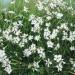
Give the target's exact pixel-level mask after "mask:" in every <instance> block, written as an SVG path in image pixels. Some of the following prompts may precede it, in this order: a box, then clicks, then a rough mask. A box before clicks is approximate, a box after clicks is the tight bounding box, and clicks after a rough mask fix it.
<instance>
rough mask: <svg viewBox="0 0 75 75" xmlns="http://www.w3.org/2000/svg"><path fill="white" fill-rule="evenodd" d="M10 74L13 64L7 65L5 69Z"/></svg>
mask: <svg viewBox="0 0 75 75" xmlns="http://www.w3.org/2000/svg"><path fill="white" fill-rule="evenodd" d="M4 70H5V71H6V72H7V73H8V74H11V72H12V69H11V66H10V65H7V67H5V69H4Z"/></svg>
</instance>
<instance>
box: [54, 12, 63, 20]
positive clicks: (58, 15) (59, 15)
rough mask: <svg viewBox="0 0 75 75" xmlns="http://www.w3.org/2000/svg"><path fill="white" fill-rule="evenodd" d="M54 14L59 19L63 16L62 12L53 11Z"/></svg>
mask: <svg viewBox="0 0 75 75" xmlns="http://www.w3.org/2000/svg"><path fill="white" fill-rule="evenodd" d="M54 14H55V15H56V17H57V19H61V18H62V17H63V14H62V13H59V12H54Z"/></svg>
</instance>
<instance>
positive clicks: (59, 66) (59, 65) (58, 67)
mask: <svg viewBox="0 0 75 75" xmlns="http://www.w3.org/2000/svg"><path fill="white" fill-rule="evenodd" d="M56 67H57V69H58V72H59V71H62V68H63V66H62V64H61V63H59V64H58V65H57V66H56Z"/></svg>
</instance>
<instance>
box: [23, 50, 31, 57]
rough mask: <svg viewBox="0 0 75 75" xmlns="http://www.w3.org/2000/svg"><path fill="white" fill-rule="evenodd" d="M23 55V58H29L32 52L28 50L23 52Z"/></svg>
mask: <svg viewBox="0 0 75 75" xmlns="http://www.w3.org/2000/svg"><path fill="white" fill-rule="evenodd" d="M23 54H24V57H29V56H30V55H31V54H32V52H31V51H30V50H29V49H25V50H24V51H23Z"/></svg>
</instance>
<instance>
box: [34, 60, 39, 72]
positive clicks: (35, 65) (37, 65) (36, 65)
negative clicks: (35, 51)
mask: <svg viewBox="0 0 75 75" xmlns="http://www.w3.org/2000/svg"><path fill="white" fill-rule="evenodd" d="M33 67H34V68H33V71H34V70H36V71H38V68H39V62H35V61H34V63H33Z"/></svg>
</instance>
